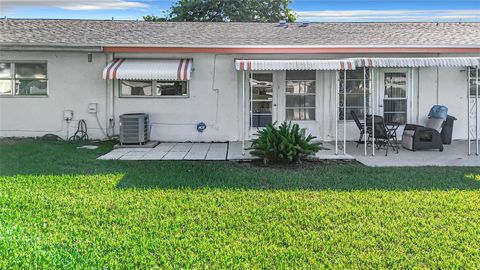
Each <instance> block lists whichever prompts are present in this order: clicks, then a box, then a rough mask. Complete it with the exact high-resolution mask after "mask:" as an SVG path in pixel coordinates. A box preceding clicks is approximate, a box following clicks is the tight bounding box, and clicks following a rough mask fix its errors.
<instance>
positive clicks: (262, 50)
mask: <svg viewBox="0 0 480 270" xmlns="http://www.w3.org/2000/svg"><path fill="white" fill-rule="evenodd" d="M103 51H104V52H132V53H133V52H135V53H137V52H138V53H228V54H276V53H294V54H302V53H305V54H316V53H352V54H358V53H478V54H480V46H477V47H403V46H400V47H361V46H358V47H295V46H290V47H257V48H254V47H236V48H234V47H138V46H124V47H122V46H113V47H109V46H105V47H103Z"/></svg>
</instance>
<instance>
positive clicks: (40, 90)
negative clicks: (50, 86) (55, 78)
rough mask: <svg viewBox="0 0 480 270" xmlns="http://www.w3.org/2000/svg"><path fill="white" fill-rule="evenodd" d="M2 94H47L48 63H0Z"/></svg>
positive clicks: (0, 87) (0, 89)
mask: <svg viewBox="0 0 480 270" xmlns="http://www.w3.org/2000/svg"><path fill="white" fill-rule="evenodd" d="M0 95H1V96H46V95H47V63H5V62H3V63H0Z"/></svg>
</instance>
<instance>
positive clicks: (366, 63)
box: [355, 57, 480, 67]
mask: <svg viewBox="0 0 480 270" xmlns="http://www.w3.org/2000/svg"><path fill="white" fill-rule="evenodd" d="M355 64H356V65H357V66H358V67H478V66H480V57H398V58H391V57H385V58H356V59H355Z"/></svg>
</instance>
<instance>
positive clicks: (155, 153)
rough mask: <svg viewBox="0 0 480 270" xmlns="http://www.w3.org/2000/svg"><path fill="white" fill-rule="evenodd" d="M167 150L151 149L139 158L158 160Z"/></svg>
mask: <svg viewBox="0 0 480 270" xmlns="http://www.w3.org/2000/svg"><path fill="white" fill-rule="evenodd" d="M167 153H168V152H162V151H151V152H149V153H147V154H145V155H144V156H142V157H141V158H140V159H141V160H160V159H162V158H163V157H164V156H165V155H166V154H167Z"/></svg>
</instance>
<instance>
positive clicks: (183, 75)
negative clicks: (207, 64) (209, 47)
mask: <svg viewBox="0 0 480 270" xmlns="http://www.w3.org/2000/svg"><path fill="white" fill-rule="evenodd" d="M191 71H192V59H124V58H119V59H115V60H114V61H112V62H111V63H110V64H108V65H107V66H106V67H105V68H104V70H103V78H104V79H107V80H108V79H112V80H114V79H121V80H169V81H186V80H190V73H191Z"/></svg>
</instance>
